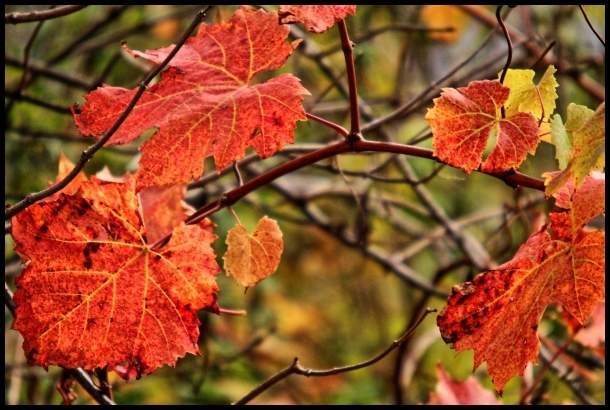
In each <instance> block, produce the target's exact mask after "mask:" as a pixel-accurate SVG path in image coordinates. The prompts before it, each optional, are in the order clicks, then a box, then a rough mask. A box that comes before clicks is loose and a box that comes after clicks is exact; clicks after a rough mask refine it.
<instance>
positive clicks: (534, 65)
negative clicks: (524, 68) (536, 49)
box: [530, 40, 557, 68]
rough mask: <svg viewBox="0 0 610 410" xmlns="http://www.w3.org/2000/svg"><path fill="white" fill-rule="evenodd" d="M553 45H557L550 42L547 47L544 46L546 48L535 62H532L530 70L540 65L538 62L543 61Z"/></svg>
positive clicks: (554, 42)
mask: <svg viewBox="0 0 610 410" xmlns="http://www.w3.org/2000/svg"><path fill="white" fill-rule="evenodd" d="M555 44H557V42H556V41H555V40H553V41H551V42H550V43H549V45H548V46H546V48H545V49H544V51H542V53H541V54H540V56H539V57H538V58H537V59H536V61H534V62H533V63H532V64H530V68H534V67H536V66H537V65H538V64H540V62H541V61H542V60H544V58H545V57H546V55H547V54H548V53H549V52H550V51H551V49H552V48H553V47H555Z"/></svg>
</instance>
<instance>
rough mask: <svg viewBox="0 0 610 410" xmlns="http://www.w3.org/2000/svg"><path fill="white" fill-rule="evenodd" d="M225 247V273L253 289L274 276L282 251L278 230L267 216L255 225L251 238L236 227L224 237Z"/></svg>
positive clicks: (241, 228) (238, 226) (240, 226)
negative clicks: (270, 276)
mask: <svg viewBox="0 0 610 410" xmlns="http://www.w3.org/2000/svg"><path fill="white" fill-rule="evenodd" d="M226 243H227V252H226V253H225V256H224V258H223V259H224V266H225V271H226V272H227V275H229V276H232V277H233V279H235V280H236V281H237V283H239V284H240V285H242V286H245V287H250V286H254V285H256V284H257V283H258V282H260V281H261V280H263V279H265V278H266V277H268V276H269V275H271V274H272V273H273V272H275V270H276V269H277V266H278V264H279V263H280V258H281V256H282V251H283V249H284V242H283V240H282V231H281V230H280V227H279V226H278V224H277V222H276V221H275V220H273V219H271V218H268V217H267V216H264V217H262V218H261V219H260V221H258V223H257V224H256V228H254V233H253V234H252V235H250V234H249V233H248V231H247V230H246V228H245V227H244V226H243V225H241V224H237V225H236V226H234V227H233V228H232V229H231V230H230V231H229V233H228V234H227V240H226Z"/></svg>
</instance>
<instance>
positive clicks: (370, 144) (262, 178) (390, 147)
mask: <svg viewBox="0 0 610 410" xmlns="http://www.w3.org/2000/svg"><path fill="white" fill-rule="evenodd" d="M366 151H371V152H385V153H394V154H403V155H411V156H415V157H420V158H428V159H432V160H435V161H437V162H440V163H442V162H441V161H440V160H438V159H436V158H435V157H434V156H433V154H432V150H429V149H426V148H420V147H415V146H412V145H403V144H396V143H393V142H379V141H366V140H361V141H355V142H350V141H341V142H337V143H334V144H331V145H328V146H326V147H324V148H320V149H318V150H316V151H313V152H310V153H308V154H304V155H302V156H300V157H298V158H295V159H293V160H290V161H287V162H285V163H283V164H281V165H279V166H277V167H275V168H272V169H271V170H269V171H267V172H265V173H263V174H261V175H258V176H257V177H255V178H253V179H251V180H250V181H248V182H246V183H245V184H244V185H242V186H240V187H238V188H236V189H233V190H232V191H229V192H227V193H225V194H224V195H223V196H222V197H221V198H220V199H218V200H216V201H214V202H211V203H209V204H208V205H206V206H204V207H202V208H199V209H198V210H197V211H196V212H195V213H194V214H193V215H192V216H190V217H189V218H188V219H187V220H186V222H187V223H189V224H195V223H198V222H199V221H201V220H202V219H204V218H206V217H207V216H209V215H211V214H213V213H214V212H217V211H219V210H220V209H222V208H224V207H227V206H230V205H233V204H234V203H235V202H237V201H238V200H239V199H241V198H243V197H244V196H246V195H247V194H249V193H250V192H252V191H254V190H256V189H258V188H260V187H262V186H264V185H266V184H268V183H269V182H271V181H273V180H275V179H277V178H279V177H281V176H283V175H286V174H288V173H290V172H293V171H296V170H297V169H300V168H303V167H305V166H308V165H311V164H314V163H316V162H318V161H321V160H323V159H326V158H330V157H333V156H336V155H339V154H345V153H351V152H366ZM480 172H483V171H480ZM484 173H486V172H484ZM486 174H488V175H491V176H493V177H496V178H499V179H501V180H503V181H504V182H505V183H506V184H508V185H510V186H512V187H517V186H523V187H528V188H532V189H537V190H539V191H544V182H543V181H542V180H540V179H537V178H533V177H530V176H528V175H525V174H522V173H520V172H518V171H507V172H503V173H486ZM164 239H165V240H164V241H163V243H164V242H165V241H166V240H167V239H169V237H166V238H164ZM158 245H159V244H157V246H158ZM155 247H156V246H155Z"/></svg>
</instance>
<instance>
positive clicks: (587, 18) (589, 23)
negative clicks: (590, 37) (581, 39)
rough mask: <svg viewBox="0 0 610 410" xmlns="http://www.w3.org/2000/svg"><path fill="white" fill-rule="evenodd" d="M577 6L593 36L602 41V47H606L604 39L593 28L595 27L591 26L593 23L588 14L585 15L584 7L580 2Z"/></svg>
mask: <svg viewBox="0 0 610 410" xmlns="http://www.w3.org/2000/svg"><path fill="white" fill-rule="evenodd" d="M578 7H579V8H580V11H582V15H583V16H584V18H585V20H586V21H587V25H588V26H589V28H590V29H591V31H592V32H593V34H595V37H597V39H598V40H599V42H600V43H602V45H603V46H604V47H606V43H605V42H604V39H603V38H602V36H600V35H599V33H598V32H597V30H595V27H593V24H591V21H590V20H589V16H587V12H586V11H585V8H584V7H583V6H582V4H579V5H578Z"/></svg>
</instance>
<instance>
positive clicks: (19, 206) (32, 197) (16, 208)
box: [5, 6, 210, 219]
mask: <svg viewBox="0 0 610 410" xmlns="http://www.w3.org/2000/svg"><path fill="white" fill-rule="evenodd" d="M209 8H210V6H208V7H206V8H205V9H203V10H201V11H200V12H199V13H197V16H196V17H195V18H194V19H193V21H192V22H191V24H190V26H189V27H188V29H187V30H186V31H185V32H184V34H183V35H182V38H181V39H180V40H179V41H178V43H177V44H176V46H175V47H174V48H173V49H172V51H171V52H170V53H169V54H168V55H167V57H166V58H165V60H163V62H162V63H161V64H159V65H158V66H157V67H156V68H155V69H153V70H152V71H151V72H150V73H149V74H148V75H147V76H146V78H145V79H144V80H143V81H142V82H140V85H139V87H138V90H137V91H136V93H135V94H134V96H133V98H132V99H131V101H130V102H129V104H128V105H127V107H126V108H125V110H123V112H122V113H121V115H120V116H119V117H118V118H117V119H116V121H115V122H114V124H112V126H111V127H110V128H109V129H108V130H107V131H106V132H105V133H104V135H102V136H101V137H100V139H99V140H98V141H97V142H96V143H95V144H93V145H91V146H90V147H89V148H87V149H86V150H84V151H83V153H82V155H81V157H80V159H79V161H78V163H77V164H76V165H75V166H74V168H73V169H72V171H70V172H69V173H68V174H67V175H66V176H65V177H64V178H62V180H61V181H58V182H57V183H55V184H53V185H51V186H50V187H48V188H46V189H44V190H42V191H39V192H36V193H32V194H29V195H27V196H26V197H25V198H24V199H23V200H21V201H19V202H18V203H16V204H15V205H13V206H11V207H10V208H8V209H7V210H6V212H5V219H10V218H12V217H13V216H15V215H16V214H17V213H19V212H21V211H23V210H24V209H26V208H27V207H29V206H30V205H32V204H34V203H36V202H37V201H40V200H41V199H44V198H46V197H48V196H50V195H53V194H54V193H56V192H59V191H60V190H62V189H63V188H64V187H65V186H66V185H68V184H69V183H70V181H72V180H73V179H74V178H75V177H76V176H77V175H78V174H79V172H80V171H81V170H82V169H83V167H84V166H85V164H86V163H87V162H88V161H89V160H90V159H91V158H92V157H93V155H94V154H95V153H96V152H97V151H98V150H99V149H100V148H102V147H103V146H104V144H105V143H106V142H107V141H108V140H109V139H110V138H111V137H112V136H113V135H114V133H115V132H116V131H117V130H118V129H119V127H120V126H121V125H122V124H123V122H124V121H125V120H126V119H127V117H128V116H129V114H130V113H131V111H132V110H133V109H134V107H135V106H136V104H137V102H138V101H139V100H140V97H142V95H143V94H144V91H146V87H147V85H148V84H149V83H150V82H151V81H152V79H153V78H155V77H156V76H157V74H159V73H160V72H161V70H163V68H165V66H167V64H168V63H169V62H170V61H171V60H172V59H173V58H174V56H175V55H176V54H177V53H178V51H179V50H180V49H181V48H182V46H183V45H184V43H185V42H186V40H187V39H188V37H189V36H190V34H191V32H192V31H193V30H194V29H195V28H196V27H197V26H198V25H199V23H200V22H201V21H202V20H203V18H204V17H205V14H206V12H207V11H208V9H209Z"/></svg>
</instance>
